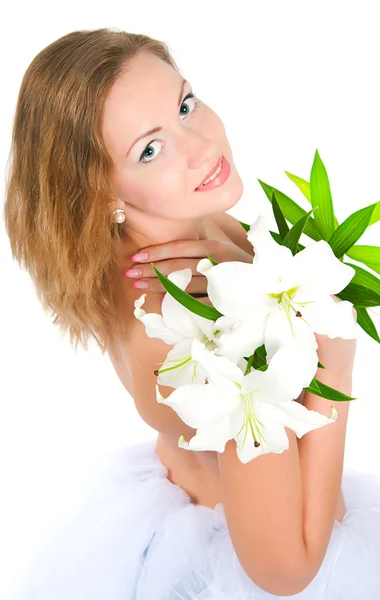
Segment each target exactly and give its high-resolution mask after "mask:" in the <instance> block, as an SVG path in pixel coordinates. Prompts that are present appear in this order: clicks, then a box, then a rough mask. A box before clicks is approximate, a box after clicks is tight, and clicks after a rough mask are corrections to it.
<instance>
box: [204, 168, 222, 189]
mask: <svg viewBox="0 0 380 600" xmlns="http://www.w3.org/2000/svg"><path fill="white" fill-rule="evenodd" d="M221 170H222V163H220V166H219V167H218V168H217V169H216V171H215V173H214V175H211V177H210V178H209V179H206V180H205V181H204V182H203V183H202V185H206V184H207V183H210V181H212V180H213V179H215V177H217V176H218V175H219V173H220V171H221Z"/></svg>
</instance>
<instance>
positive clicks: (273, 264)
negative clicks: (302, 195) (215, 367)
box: [197, 216, 357, 362]
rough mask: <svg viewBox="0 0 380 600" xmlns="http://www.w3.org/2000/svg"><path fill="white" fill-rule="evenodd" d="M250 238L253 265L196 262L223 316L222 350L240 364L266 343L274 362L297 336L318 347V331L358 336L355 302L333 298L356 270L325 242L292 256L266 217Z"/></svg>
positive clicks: (220, 325)
mask: <svg viewBox="0 0 380 600" xmlns="http://www.w3.org/2000/svg"><path fill="white" fill-rule="evenodd" d="M247 237H248V239H249V241H250V242H251V243H252V245H253V246H254V249H255V256H254V258H253V262H252V264H246V263H241V262H225V263H221V264H218V265H215V266H213V265H212V263H211V261H209V259H207V258H204V259H202V260H201V261H199V263H198V265H197V270H198V271H199V272H200V273H202V274H203V275H205V277H207V279H208V288H207V293H208V296H209V298H210V300H211V302H212V304H213V305H214V306H215V308H216V309H217V310H218V311H219V312H221V313H222V314H223V315H224V316H223V317H220V318H219V319H218V320H217V321H215V328H216V329H218V330H219V337H218V349H217V350H216V353H217V354H221V355H223V356H228V357H229V358H230V359H231V360H233V361H235V362H237V361H238V360H239V359H241V358H242V357H243V356H249V355H250V354H252V353H253V352H254V351H255V350H256V348H257V347H258V346H261V345H262V344H265V348H266V351H267V359H268V360H270V359H271V358H272V357H273V356H274V354H275V352H276V351H277V350H278V349H279V348H281V347H283V346H285V345H287V344H288V343H290V342H292V341H293V340H297V341H298V342H300V343H302V344H303V345H304V346H305V347H311V348H314V349H316V348H317V342H316V339H315V335H314V333H318V334H323V335H327V336H329V337H330V338H335V337H341V338H343V339H351V338H356V336H357V324H356V321H355V318H354V315H353V311H352V303H351V302H348V301H346V300H343V301H341V302H335V301H334V300H333V298H332V297H331V295H333V294H336V293H338V292H340V291H341V290H342V289H343V288H345V287H346V285H347V284H348V283H349V282H350V280H351V279H352V277H353V276H354V274H355V270H354V269H353V268H352V267H350V266H349V265H345V264H343V263H342V262H341V261H340V260H339V259H337V258H336V256H335V255H334V253H333V251H332V250H331V247H330V246H329V244H328V243H327V242H326V241H324V240H320V241H318V242H315V243H312V244H310V245H309V246H307V247H306V248H304V250H302V251H301V252H298V253H297V254H296V255H295V256H293V254H292V252H291V250H290V249H289V248H287V247H286V246H282V245H280V244H278V243H277V242H275V240H274V239H273V238H272V236H271V234H270V232H269V226H268V220H267V219H266V218H265V217H262V216H259V217H258V218H257V220H256V222H255V223H254V224H253V225H252V226H251V228H250V231H249V233H248V234H247Z"/></svg>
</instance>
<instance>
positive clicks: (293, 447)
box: [218, 336, 355, 595]
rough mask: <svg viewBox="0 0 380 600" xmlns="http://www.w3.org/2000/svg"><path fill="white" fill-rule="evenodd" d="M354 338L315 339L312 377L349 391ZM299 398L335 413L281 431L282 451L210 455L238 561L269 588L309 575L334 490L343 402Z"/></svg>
mask: <svg viewBox="0 0 380 600" xmlns="http://www.w3.org/2000/svg"><path fill="white" fill-rule="evenodd" d="M322 337H323V338H325V336H317V338H319V339H322ZM354 343H355V340H341V339H340V338H336V339H329V338H327V339H326V340H325V343H324V344H321V343H319V351H318V354H319V359H320V361H321V362H322V364H324V365H325V367H326V369H318V370H317V373H316V375H315V377H316V378H317V379H319V380H320V381H323V382H324V383H326V384H327V385H330V386H331V387H334V388H336V389H338V390H340V391H342V392H343V393H345V394H351V388H352V365H353V352H352V347H353V346H354ZM329 366H330V368H329ZM303 404H304V405H305V406H306V408H308V409H311V410H316V411H318V412H320V413H322V414H325V415H330V414H331V412H330V406H332V405H333V406H334V407H335V408H336V410H337V411H338V419H337V421H336V422H335V423H332V424H330V425H328V426H326V427H322V428H321V429H318V430H315V431H312V432H310V433H308V434H307V435H305V436H304V437H302V438H301V439H297V437H296V435H295V433H294V432H293V431H291V430H289V429H286V432H287V435H288V438H289V446H290V447H289V450H287V451H285V452H283V453H282V454H268V455H263V456H260V457H259V458H257V459H255V460H253V461H251V462H250V463H247V464H246V465H244V464H242V463H241V462H240V461H239V459H238V458H237V455H236V444H235V442H234V441H230V442H228V443H227V444H226V449H225V452H224V453H223V454H218V459H219V467H220V474H221V481H222V493H223V504H224V507H225V513H226V519H227V523H228V527H229V531H230V535H231V539H232V541H233V544H234V547H235V549H236V552H237V554H238V556H239V560H240V562H241V563H242V566H243V567H244V569H245V570H246V572H247V573H248V574H249V576H250V577H251V578H252V579H253V580H254V581H255V582H256V583H257V584H258V585H259V586H260V587H262V588H263V589H265V590H266V591H268V592H269V593H272V594H279V595H283V594H288V595H289V594H295V593H298V592H300V591H302V590H303V589H305V587H307V585H308V584H309V583H310V582H311V581H312V579H313V578H314V577H315V575H316V574H317V572H318V570H319V568H320V566H321V564H322V561H323V558H324V556H325V553H326V550H327V546H328V543H329V540H330V536H331V532H332V528H333V525H334V515H335V511H336V508H337V504H338V500H339V494H340V488H341V480H342V471H343V459H344V446H345V437H346V425H347V417H348V411H349V403H348V402H332V401H329V400H326V399H324V398H320V397H318V396H315V395H314V394H311V393H310V392H305V394H304V401H303Z"/></svg>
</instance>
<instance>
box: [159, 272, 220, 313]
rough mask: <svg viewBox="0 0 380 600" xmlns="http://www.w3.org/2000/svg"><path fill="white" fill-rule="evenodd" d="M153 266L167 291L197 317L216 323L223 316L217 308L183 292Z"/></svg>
mask: <svg viewBox="0 0 380 600" xmlns="http://www.w3.org/2000/svg"><path fill="white" fill-rule="evenodd" d="M151 265H152V267H153V269H154V270H155V272H156V275H157V277H158V279H159V280H160V282H161V283H162V285H163V287H164V288H165V290H166V291H167V292H169V294H170V295H171V296H173V298H175V299H176V300H177V301H178V302H179V303H180V304H182V306H184V307H185V308H187V309H189V310H190V311H191V312H193V313H195V314H196V315H199V316H200V317H204V318H205V319H209V320H210V321H216V319H218V318H219V317H221V316H222V313H220V312H219V311H218V310H216V308H214V307H213V306H208V304H203V302H199V300H197V299H196V298H193V297H192V296H190V294H188V293H187V292H185V291H184V290H181V288H179V287H178V286H177V285H176V284H175V283H173V282H172V281H170V279H168V278H167V277H165V275H163V274H162V273H161V272H160V271H159V270H158V269H157V268H156V267H155V266H154V264H153V263H151Z"/></svg>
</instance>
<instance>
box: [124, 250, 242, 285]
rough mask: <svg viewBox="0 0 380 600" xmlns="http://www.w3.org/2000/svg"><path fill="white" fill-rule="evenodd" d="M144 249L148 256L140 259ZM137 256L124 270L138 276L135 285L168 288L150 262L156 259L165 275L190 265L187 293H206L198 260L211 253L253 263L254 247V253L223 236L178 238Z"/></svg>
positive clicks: (230, 259) (221, 257) (218, 257)
mask: <svg viewBox="0 0 380 600" xmlns="http://www.w3.org/2000/svg"><path fill="white" fill-rule="evenodd" d="M143 252H145V253H146V254H147V257H146V258H145V259H144V260H139V255H140V254H142V253H143ZM134 256H136V258H137V261H136V260H134V261H133V262H134V266H133V267H131V268H130V269H128V270H127V271H126V272H125V274H126V276H127V277H134V278H135V279H136V280H137V281H135V282H134V283H133V285H134V287H138V288H142V289H144V290H147V291H152V292H161V293H162V292H165V291H166V290H165V289H164V287H163V285H162V284H161V282H160V281H159V279H158V277H157V275H156V272H155V271H154V269H153V267H152V265H151V264H150V263H152V262H153V263H154V265H155V267H156V268H157V269H158V270H159V271H160V272H161V273H162V274H163V275H166V276H168V275H169V273H171V272H172V271H178V270H180V269H185V268H190V269H191V272H192V275H193V277H192V279H191V281H190V283H189V285H188V286H187V288H186V292H187V293H188V294H207V278H206V277H205V276H204V275H202V274H201V273H198V271H197V270H196V266H197V264H198V263H199V261H200V260H201V259H202V258H207V256H211V258H213V259H214V260H216V261H217V262H218V263H221V262H227V261H240V262H246V263H252V262H253V248H252V256H251V255H250V254H247V252H245V251H244V250H242V249H241V248H239V247H238V246H236V245H235V244H234V243H233V242H225V241H221V240H175V241H173V242H167V243H166V244H157V245H154V246H149V247H148V248H143V249H141V250H139V252H138V254H137V255H134ZM136 269H139V270H140V271H141V273H140V274H136V275H134V274H133V272H134V271H135V270H136ZM141 284H143V285H141Z"/></svg>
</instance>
